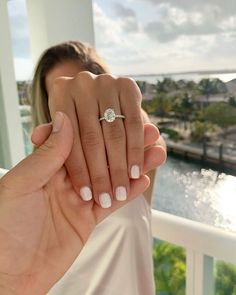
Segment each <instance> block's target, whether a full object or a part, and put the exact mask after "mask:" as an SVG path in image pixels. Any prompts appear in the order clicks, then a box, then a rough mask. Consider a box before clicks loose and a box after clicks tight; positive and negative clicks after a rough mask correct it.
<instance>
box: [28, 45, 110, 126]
mask: <svg viewBox="0 0 236 295" xmlns="http://www.w3.org/2000/svg"><path fill="white" fill-rule="evenodd" d="M69 60H72V61H77V62H78V63H79V64H80V66H81V67H82V68H83V69H84V70H86V71H90V72H92V73H93V74H96V75H99V74H103V73H107V72H108V69H107V67H106V65H105V64H104V62H103V61H102V60H101V58H100V57H99V56H98V54H97V53H96V51H95V49H94V48H92V47H90V46H89V45H88V44H86V43H82V42H79V41H69V42H64V43H61V44H58V45H55V46H52V47H50V48H48V49H47V50H46V51H44V52H43V54H42V55H41V57H40V59H39V61H38V64H37V66H36V69H35V73H34V77H33V81H32V84H31V89H30V97H31V105H32V127H33V128H34V127H35V126H37V125H39V124H43V123H49V122H50V121H51V116H50V112H49V107H48V95H47V91H46V85H45V79H46V75H47V74H48V72H49V71H50V70H52V69H53V68H54V67H56V66H57V65H59V64H61V63H63V62H65V61H69Z"/></svg>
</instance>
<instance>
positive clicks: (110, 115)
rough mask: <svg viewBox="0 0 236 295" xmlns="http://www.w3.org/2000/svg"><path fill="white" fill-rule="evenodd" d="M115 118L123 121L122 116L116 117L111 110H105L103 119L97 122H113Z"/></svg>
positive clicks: (123, 117)
mask: <svg viewBox="0 0 236 295" xmlns="http://www.w3.org/2000/svg"><path fill="white" fill-rule="evenodd" d="M116 118H121V119H125V116H124V115H116V113H115V111H114V110H113V109H110V108H109V109H106V110H105V112H104V115H103V117H101V118H99V121H102V120H105V121H106V122H109V123H111V122H113V121H115V119H116Z"/></svg>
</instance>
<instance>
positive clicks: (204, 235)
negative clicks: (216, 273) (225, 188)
mask: <svg viewBox="0 0 236 295" xmlns="http://www.w3.org/2000/svg"><path fill="white" fill-rule="evenodd" d="M6 172H7V170H4V169H1V168H0V178H1V176H3V175H4V174H5V173H6ZM152 216H153V218H152V228H153V237H154V238H157V239H160V240H163V241H167V242H169V243H172V244H176V245H178V246H181V247H183V248H185V250H186V269H187V271H186V295H213V294H214V277H213V266H214V258H216V259H220V260H224V261H225V262H230V263H232V264H235V265H236V254H235V253H236V252H235V251H236V233H232V232H227V231H225V230H222V229H218V228H215V227H213V226H209V225H205V224H202V223H199V222H196V221H192V220H189V219H185V218H182V217H178V216H174V215H171V214H168V213H164V212H160V211H157V210H152Z"/></svg>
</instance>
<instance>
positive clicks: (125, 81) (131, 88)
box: [118, 77, 142, 103]
mask: <svg viewBox="0 0 236 295" xmlns="http://www.w3.org/2000/svg"><path fill="white" fill-rule="evenodd" d="M118 85H119V88H120V89H124V90H126V91H128V92H129V93H132V97H133V98H135V100H136V101H137V102H138V103H140V102H141V100H142V93H141V91H140V89H139V87H138V85H137V83H136V82H135V80H134V79H132V78H129V77H119V78H118Z"/></svg>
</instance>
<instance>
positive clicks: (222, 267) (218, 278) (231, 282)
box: [215, 261, 236, 295]
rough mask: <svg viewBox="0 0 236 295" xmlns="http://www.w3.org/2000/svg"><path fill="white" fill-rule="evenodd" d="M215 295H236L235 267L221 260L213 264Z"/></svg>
mask: <svg viewBox="0 0 236 295" xmlns="http://www.w3.org/2000/svg"><path fill="white" fill-rule="evenodd" d="M215 288H216V295H236V267H235V266H234V265H232V264H229V263H225V262H223V261H217V262H216V265H215Z"/></svg>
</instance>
